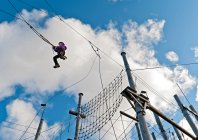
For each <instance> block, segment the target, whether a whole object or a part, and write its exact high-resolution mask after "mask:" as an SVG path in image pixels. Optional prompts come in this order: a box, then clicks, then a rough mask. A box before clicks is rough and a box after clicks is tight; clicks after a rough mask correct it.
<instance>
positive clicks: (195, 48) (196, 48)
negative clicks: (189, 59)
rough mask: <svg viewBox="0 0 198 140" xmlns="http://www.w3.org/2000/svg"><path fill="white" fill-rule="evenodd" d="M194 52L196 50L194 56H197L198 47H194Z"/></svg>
mask: <svg viewBox="0 0 198 140" xmlns="http://www.w3.org/2000/svg"><path fill="white" fill-rule="evenodd" d="M192 50H193V52H194V57H195V58H197V57H198V47H194V48H192Z"/></svg>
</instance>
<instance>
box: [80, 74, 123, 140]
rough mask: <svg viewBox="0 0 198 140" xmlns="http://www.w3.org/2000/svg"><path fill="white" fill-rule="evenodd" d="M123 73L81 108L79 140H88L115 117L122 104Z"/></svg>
mask: <svg viewBox="0 0 198 140" xmlns="http://www.w3.org/2000/svg"><path fill="white" fill-rule="evenodd" d="M121 91H122V72H120V74H119V75H118V76H117V77H116V78H115V79H114V80H113V81H112V82H111V83H110V84H109V85H108V86H107V87H106V88H104V89H103V90H102V91H101V92H100V93H99V94H98V95H97V96H95V97H94V98H93V99H91V100H90V101H89V102H88V103H86V104H85V105H83V106H81V113H82V114H84V115H86V118H85V119H81V127H80V132H79V137H78V138H79V140H86V139H88V138H90V137H91V136H93V135H94V134H95V133H96V132H97V131H99V130H100V129H101V128H102V127H103V126H104V125H105V124H107V122H108V121H109V120H110V119H111V118H112V117H113V115H114V114H115V112H116V111H117V109H118V107H119V106H120V104H121V102H122V99H123V97H122V95H121V94H120V93H121Z"/></svg>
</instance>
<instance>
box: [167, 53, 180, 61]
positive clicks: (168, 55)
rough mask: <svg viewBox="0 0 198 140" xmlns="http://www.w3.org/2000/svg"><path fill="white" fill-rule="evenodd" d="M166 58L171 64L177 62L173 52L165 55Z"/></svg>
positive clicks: (177, 58)
mask: <svg viewBox="0 0 198 140" xmlns="http://www.w3.org/2000/svg"><path fill="white" fill-rule="evenodd" d="M166 58H167V59H168V60H169V61H171V62H177V61H178V60H179V57H178V55H177V54H176V53H175V52H174V51H170V52H168V53H166Z"/></svg>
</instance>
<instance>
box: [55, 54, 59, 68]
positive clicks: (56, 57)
mask: <svg viewBox="0 0 198 140" xmlns="http://www.w3.org/2000/svg"><path fill="white" fill-rule="evenodd" d="M58 58H60V55H55V56H54V57H53V60H54V64H55V66H54V68H58V67H60V65H59V64H58V60H57V59H58Z"/></svg>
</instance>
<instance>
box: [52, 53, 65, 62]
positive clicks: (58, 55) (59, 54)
mask: <svg viewBox="0 0 198 140" xmlns="http://www.w3.org/2000/svg"><path fill="white" fill-rule="evenodd" d="M64 55H65V52H60V53H58V54H57V55H55V56H54V57H53V60H54V63H55V65H59V63H58V60H57V59H58V58H61V59H63V57H64Z"/></svg>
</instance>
